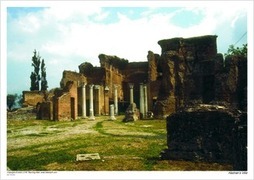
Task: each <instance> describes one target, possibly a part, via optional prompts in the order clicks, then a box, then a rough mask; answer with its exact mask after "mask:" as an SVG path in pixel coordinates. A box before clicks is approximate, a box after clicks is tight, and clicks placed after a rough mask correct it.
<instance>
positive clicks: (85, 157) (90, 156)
mask: <svg viewBox="0 0 254 180" xmlns="http://www.w3.org/2000/svg"><path fill="white" fill-rule="evenodd" d="M100 159H101V158H100V155H99V153H92V154H77V158H76V161H90V160H100Z"/></svg>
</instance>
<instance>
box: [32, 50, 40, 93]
mask: <svg viewBox="0 0 254 180" xmlns="http://www.w3.org/2000/svg"><path fill="white" fill-rule="evenodd" d="M40 64H41V57H40V56H39V55H37V52H36V50H34V56H33V57H32V66H33V67H34V72H32V73H31V76H30V79H31V88H30V90H31V91H35V90H39V82H40V79H41V77H40V74H39V71H40Z"/></svg>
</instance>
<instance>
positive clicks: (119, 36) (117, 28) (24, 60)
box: [6, 2, 248, 94]
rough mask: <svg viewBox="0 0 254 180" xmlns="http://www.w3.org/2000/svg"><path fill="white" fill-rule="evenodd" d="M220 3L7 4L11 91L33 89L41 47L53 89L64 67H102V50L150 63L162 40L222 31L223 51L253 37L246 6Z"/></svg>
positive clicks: (159, 50)
mask: <svg viewBox="0 0 254 180" xmlns="http://www.w3.org/2000/svg"><path fill="white" fill-rule="evenodd" d="M216 3H217V4H209V5H204V4H202V5H199V4H198V3H195V4H194V5H193V4H191V5H188V3H185V4H182V5H181V4H180V5H174V4H173V3H168V4H166V6H165V4H161V6H160V3H158V4H156V6H153V4H145V5H142V4H141V5H140V4H139V5H137V6H135V4H134V5H133V4H131V3H129V4H127V5H126V4H124V5H121V4H119V5H117V6H116V5H114V6H112V5H110V4H102V5H100V4H95V3H90V4H88V3H86V4H84V5H82V3H79V5H78V6H75V3H72V4H68V5H65V6H64V5H52V4H50V5H49V6H47V5H38V6H36V5H33V6H32V7H31V6H30V7H29V6H20V5H19V6H17V7H15V5H12V6H9V7H6V8H7V11H6V12H7V15H6V19H7V21H6V26H7V31H6V33H7V35H6V36H7V54H6V56H7V63H6V65H7V93H8V94H13V93H17V94H21V93H22V91H24V90H29V89H30V74H31V72H32V71H33V67H32V66H31V63H32V61H31V59H32V56H33V51H34V50H35V49H36V50H37V51H38V52H39V55H40V56H41V58H42V59H44V60H45V64H46V71H47V81H48V85H49V89H52V88H56V87H59V86H60V80H61V78H62V73H63V71H64V70H71V71H76V72H78V71H79V70H78V66H79V65H80V64H81V63H83V62H90V63H92V64H93V65H94V66H99V59H98V55H99V54H102V53H103V54H107V55H116V56H118V57H120V58H124V59H128V60H129V61H130V62H134V61H147V54H148V51H149V50H151V51H153V52H154V53H158V54H160V53H161V48H160V46H159V45H158V41H159V40H162V39H170V38H174V37H183V38H188V37H194V36H202V35H217V36H218V38H217V49H218V53H222V54H224V53H226V52H227V49H228V47H229V45H231V44H233V45H235V46H240V47H241V46H242V44H245V43H247V37H248V32H247V29H248V28H247V24H248V23H247V16H248V13H247V9H246V5H245V6H244V5H236V6H233V5H232V4H228V3H226V4H225V3H224V4H221V5H220V4H218V3H219V2H216ZM186 4H187V5H186ZM243 4H244V3H243ZM230 5H231V6H230Z"/></svg>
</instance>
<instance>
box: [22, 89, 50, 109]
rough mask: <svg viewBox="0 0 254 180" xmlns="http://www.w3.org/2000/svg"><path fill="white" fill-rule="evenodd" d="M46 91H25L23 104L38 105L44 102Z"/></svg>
mask: <svg viewBox="0 0 254 180" xmlns="http://www.w3.org/2000/svg"><path fill="white" fill-rule="evenodd" d="M44 99H45V92H43V91H23V100H24V102H23V106H36V105H37V103H39V102H43V101H44Z"/></svg>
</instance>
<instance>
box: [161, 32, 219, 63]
mask: <svg viewBox="0 0 254 180" xmlns="http://www.w3.org/2000/svg"><path fill="white" fill-rule="evenodd" d="M216 40H217V36H216V35H206V36H199V37H192V38H181V37H178V38H172V39H163V40H160V41H158V44H159V45H160V46H161V49H162V54H163V53H165V52H167V51H176V52H179V54H181V55H185V56H193V57H195V59H198V60H201V61H202V60H208V59H210V58H213V57H215V56H216V54H217V43H216Z"/></svg>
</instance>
